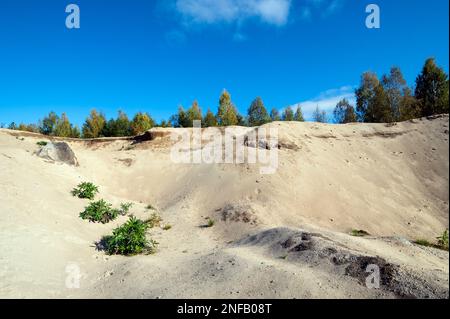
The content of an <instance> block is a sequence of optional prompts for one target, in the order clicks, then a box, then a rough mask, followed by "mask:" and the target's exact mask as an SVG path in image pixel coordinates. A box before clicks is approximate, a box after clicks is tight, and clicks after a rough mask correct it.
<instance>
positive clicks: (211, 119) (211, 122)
mask: <svg viewBox="0 0 450 319" xmlns="http://www.w3.org/2000/svg"><path fill="white" fill-rule="evenodd" d="M203 125H204V126H205V127H214V126H217V120H216V117H215V116H214V114H213V112H211V110H210V109H208V112H206V115H205V117H204V119H203Z"/></svg>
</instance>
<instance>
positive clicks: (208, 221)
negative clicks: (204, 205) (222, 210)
mask: <svg viewBox="0 0 450 319" xmlns="http://www.w3.org/2000/svg"><path fill="white" fill-rule="evenodd" d="M215 224H216V221H215V220H214V219H211V218H208V220H207V224H206V227H208V228H210V227H213V226H214V225H215Z"/></svg>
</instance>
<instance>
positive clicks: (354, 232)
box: [350, 229, 370, 237]
mask: <svg viewBox="0 0 450 319" xmlns="http://www.w3.org/2000/svg"><path fill="white" fill-rule="evenodd" d="M350 235H352V236H355V237H364V236H369V235H370V234H369V233H368V232H366V231H365V230H362V229H353V230H352V231H351V233H350Z"/></svg>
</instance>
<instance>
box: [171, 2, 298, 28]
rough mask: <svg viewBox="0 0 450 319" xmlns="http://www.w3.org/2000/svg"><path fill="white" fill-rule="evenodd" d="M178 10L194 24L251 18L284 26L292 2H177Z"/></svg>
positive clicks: (229, 21) (239, 20) (238, 20)
mask: <svg viewBox="0 0 450 319" xmlns="http://www.w3.org/2000/svg"><path fill="white" fill-rule="evenodd" d="M175 7H176V10H177V11H178V12H179V13H180V14H182V16H183V17H184V18H185V19H187V21H188V22H193V23H206V24H215V23H224V22H225V23H234V22H242V21H243V20H246V19H249V18H259V19H260V20H261V21H262V22H264V23H267V24H271V25H276V26H283V25H285V24H286V23H287V22H288V18H289V12H290V9H291V0H177V1H176V6H175Z"/></svg>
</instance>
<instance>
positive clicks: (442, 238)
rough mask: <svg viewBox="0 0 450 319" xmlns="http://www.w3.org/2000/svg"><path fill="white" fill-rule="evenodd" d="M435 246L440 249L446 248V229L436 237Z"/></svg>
mask: <svg viewBox="0 0 450 319" xmlns="http://www.w3.org/2000/svg"><path fill="white" fill-rule="evenodd" d="M437 246H438V247H439V248H441V249H444V250H448V229H446V230H445V231H444V233H443V234H442V235H441V236H439V237H438V238H437Z"/></svg>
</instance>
